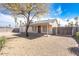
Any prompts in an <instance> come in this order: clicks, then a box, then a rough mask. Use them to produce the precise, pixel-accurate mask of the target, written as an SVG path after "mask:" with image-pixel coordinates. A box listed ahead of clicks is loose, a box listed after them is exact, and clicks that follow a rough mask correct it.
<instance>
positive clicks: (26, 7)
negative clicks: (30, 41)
mask: <svg viewBox="0 0 79 59" xmlns="http://www.w3.org/2000/svg"><path fill="white" fill-rule="evenodd" d="M3 5H4V7H5V8H7V9H8V10H9V11H11V12H12V14H13V13H15V14H16V15H23V16H24V17H25V18H26V20H27V22H26V36H28V28H29V25H30V23H31V21H32V20H33V19H34V18H35V17H36V16H43V15H45V14H46V13H47V12H48V4H41V3H26V4H25V3H7V4H3Z"/></svg>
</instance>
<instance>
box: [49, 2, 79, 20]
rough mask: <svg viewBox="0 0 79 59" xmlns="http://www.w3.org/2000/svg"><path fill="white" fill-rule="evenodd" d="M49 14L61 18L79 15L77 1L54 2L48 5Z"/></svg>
mask: <svg viewBox="0 0 79 59" xmlns="http://www.w3.org/2000/svg"><path fill="white" fill-rule="evenodd" d="M50 11H51V13H50V16H51V17H59V18H62V19H65V18H68V19H70V18H72V17H75V16H79V3H54V4H51V6H50Z"/></svg>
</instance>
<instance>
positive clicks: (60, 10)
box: [54, 6, 62, 16]
mask: <svg viewBox="0 0 79 59" xmlns="http://www.w3.org/2000/svg"><path fill="white" fill-rule="evenodd" d="M61 14H62V9H61V6H59V7H58V8H57V9H56V11H55V14H54V15H56V16H58V15H61Z"/></svg>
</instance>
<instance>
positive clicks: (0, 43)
mask: <svg viewBox="0 0 79 59" xmlns="http://www.w3.org/2000/svg"><path fill="white" fill-rule="evenodd" d="M4 44H5V37H4V36H2V37H0V50H1V49H2V47H3V46H4Z"/></svg>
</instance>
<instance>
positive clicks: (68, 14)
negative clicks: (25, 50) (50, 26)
mask: <svg viewBox="0 0 79 59" xmlns="http://www.w3.org/2000/svg"><path fill="white" fill-rule="evenodd" d="M76 16H79V3H51V4H50V7H49V13H48V16H46V18H61V19H63V20H66V19H71V18H74V17H76ZM44 18H45V17H44ZM9 24H11V25H12V26H14V19H13V18H12V16H11V15H10V12H9V11H8V10H6V9H5V8H0V26H8V25H9Z"/></svg>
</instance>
